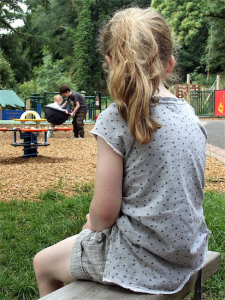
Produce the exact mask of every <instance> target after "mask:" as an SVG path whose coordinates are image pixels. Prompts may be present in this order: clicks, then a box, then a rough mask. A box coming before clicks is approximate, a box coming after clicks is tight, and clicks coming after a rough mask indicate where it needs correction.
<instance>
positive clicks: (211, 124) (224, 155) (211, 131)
mask: <svg viewBox="0 0 225 300" xmlns="http://www.w3.org/2000/svg"><path fill="white" fill-rule="evenodd" d="M201 123H202V124H203V125H204V127H205V129H206V130H207V134H208V139H207V150H206V154H207V155H209V156H211V157H215V158H216V159H218V160H219V161H221V162H222V163H223V164H225V120H219V121H217V120H203V119H202V120H201Z"/></svg>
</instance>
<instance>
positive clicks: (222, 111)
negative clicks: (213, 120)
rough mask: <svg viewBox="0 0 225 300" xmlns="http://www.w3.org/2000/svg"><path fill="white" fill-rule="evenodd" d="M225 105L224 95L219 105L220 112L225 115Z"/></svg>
mask: <svg viewBox="0 0 225 300" xmlns="http://www.w3.org/2000/svg"><path fill="white" fill-rule="evenodd" d="M224 104H225V98H224V95H223V96H222V98H221V99H220V102H219V105H218V111H219V112H220V113H221V114H223V113H224Z"/></svg>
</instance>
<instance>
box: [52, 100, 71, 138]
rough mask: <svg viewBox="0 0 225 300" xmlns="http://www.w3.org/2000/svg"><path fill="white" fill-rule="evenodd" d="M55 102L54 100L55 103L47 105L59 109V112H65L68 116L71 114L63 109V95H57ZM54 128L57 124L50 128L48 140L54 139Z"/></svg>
mask: <svg viewBox="0 0 225 300" xmlns="http://www.w3.org/2000/svg"><path fill="white" fill-rule="evenodd" d="M53 100H54V102H53V103H51V104H48V105H47V106H48V107H52V108H56V109H59V110H61V111H63V112H65V113H66V114H68V113H69V112H68V110H67V109H63V108H62V102H63V97H62V96H61V95H55V96H54V97H53ZM54 127H55V124H51V125H50V126H49V130H48V133H47V138H51V137H52V130H51V129H53V128H54Z"/></svg>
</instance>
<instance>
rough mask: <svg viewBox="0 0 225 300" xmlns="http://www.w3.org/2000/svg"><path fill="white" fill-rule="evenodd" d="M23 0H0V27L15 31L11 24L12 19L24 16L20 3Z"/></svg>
mask: <svg viewBox="0 0 225 300" xmlns="http://www.w3.org/2000/svg"><path fill="white" fill-rule="evenodd" d="M22 2H23V1H16V0H1V2H0V29H6V30H9V31H15V32H17V29H16V28H14V27H13V26H12V23H13V21H15V20H16V19H21V18H23V17H24V13H23V10H22V8H21V7H20V3H22Z"/></svg>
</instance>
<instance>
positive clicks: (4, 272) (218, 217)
mask: <svg viewBox="0 0 225 300" xmlns="http://www.w3.org/2000/svg"><path fill="white" fill-rule="evenodd" d="M76 192H78V193H79V194H78V195H79V196H76V197H73V198H66V197H65V196H63V195H62V194H60V193H59V192H58V191H57V189H56V190H48V191H46V193H43V194H41V195H40V201H38V202H28V201H25V202H21V201H11V202H0V211H1V215H0V274H1V275H0V299H4V300H6V299H7V300H9V299H10V300H13V299H19V300H20V299H24V300H25V299H26V300H30V299H32V300H33V299H37V298H38V291H37V285H36V280H35V276H34V271H33V266H32V261H33V257H34V255H35V254H36V253H37V252H38V251H40V250H41V249H43V248H45V247H47V246H49V245H52V244H54V243H56V242H58V241H60V240H62V239H64V238H66V237H68V236H71V235H74V234H76V233H78V232H79V231H80V230H81V228H82V225H83V224H84V222H85V215H86V213H87V212H88V208H89V203H90V201H91V198H92V192H93V185H83V186H80V187H77V191H76ZM204 209H205V215H206V222H207V225H208V227H209V229H210V230H211V231H212V235H211V238H210V241H209V249H210V250H213V251H219V252H221V253H222V258H223V260H222V268H221V270H220V272H218V273H217V274H216V275H214V276H213V278H211V279H210V280H208V281H207V283H205V284H204V299H219V300H222V299H225V278H224V277H225V275H224V271H222V269H224V265H225V263H224V249H225V241H224V233H225V230H224V229H225V222H224V214H225V194H224V193H215V192H207V193H206V198H205V202H204Z"/></svg>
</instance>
